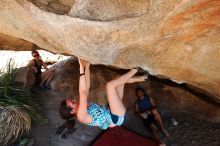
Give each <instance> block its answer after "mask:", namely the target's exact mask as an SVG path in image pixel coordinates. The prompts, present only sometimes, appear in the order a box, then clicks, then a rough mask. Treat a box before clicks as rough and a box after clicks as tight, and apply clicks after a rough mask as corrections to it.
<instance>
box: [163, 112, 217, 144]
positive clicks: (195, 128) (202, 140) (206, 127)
mask: <svg viewBox="0 0 220 146" xmlns="http://www.w3.org/2000/svg"><path fill="white" fill-rule="evenodd" d="M172 117H175V119H176V120H177V121H178V125H177V126H173V125H172V123H171V122H170V119H171V115H168V116H166V117H164V123H165V125H166V127H167V129H168V130H169V131H170V133H171V134H172V137H173V140H172V143H171V145H172V146H220V123H211V122H207V121H204V120H199V119H195V118H193V116H192V115H189V114H186V113H178V114H172Z"/></svg>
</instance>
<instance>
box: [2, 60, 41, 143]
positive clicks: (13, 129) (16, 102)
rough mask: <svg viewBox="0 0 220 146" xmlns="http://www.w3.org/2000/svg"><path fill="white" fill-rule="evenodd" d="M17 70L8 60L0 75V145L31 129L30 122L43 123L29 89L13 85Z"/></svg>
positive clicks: (38, 107) (35, 99) (36, 102)
mask: <svg viewBox="0 0 220 146" xmlns="http://www.w3.org/2000/svg"><path fill="white" fill-rule="evenodd" d="M16 72H17V69H15V67H14V64H13V61H12V60H10V61H9V63H8V65H7V69H6V72H1V73H0V115H1V117H0V144H1V143H3V144H4V145H6V144H7V143H8V142H13V141H14V140H15V139H16V138H18V137H19V136H21V135H22V134H24V133H27V132H28V131H30V129H31V120H32V121H33V122H35V123H42V122H44V120H45V119H44V118H43V116H42V115H41V114H40V105H39V100H38V98H37V97H34V96H33V95H32V94H31V92H30V90H29V89H25V88H23V87H21V86H17V85H16V84H14V82H13V81H14V79H15V76H16Z"/></svg>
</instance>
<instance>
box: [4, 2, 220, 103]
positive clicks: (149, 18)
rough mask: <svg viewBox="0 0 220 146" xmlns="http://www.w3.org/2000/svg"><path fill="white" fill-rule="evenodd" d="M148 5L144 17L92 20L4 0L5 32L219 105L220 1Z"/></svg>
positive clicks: (45, 47) (155, 3)
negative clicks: (190, 89)
mask: <svg viewBox="0 0 220 146" xmlns="http://www.w3.org/2000/svg"><path fill="white" fill-rule="evenodd" d="M149 2H150V3H149V8H148V11H146V12H145V13H143V15H138V16H136V17H131V18H127V17H126V18H124V19H122V18H121V19H119V20H108V21H91V20H86V19H80V18H74V17H71V16H69V15H58V14H55V13H51V12H46V11H43V10H41V9H39V8H38V7H36V6H35V5H33V4H32V3H31V2H29V1H25V0H14V1H8V0H1V1H0V20H1V21H0V33H2V34H3V35H7V36H11V37H13V38H17V39H18V40H19V39H21V40H24V41H27V42H31V43H34V44H37V45H38V46H39V47H42V48H44V49H46V50H48V51H51V52H54V53H65V54H71V55H75V56H78V57H81V58H84V59H87V60H90V61H91V62H92V63H94V64H105V65H113V66H117V67H120V68H132V67H135V66H140V67H142V68H144V69H146V70H148V71H149V72H150V73H151V74H152V75H156V76H158V77H161V78H168V79H171V80H173V81H175V82H177V83H187V84H189V85H191V86H194V87H196V88H199V89H202V90H204V91H205V92H206V93H207V94H208V95H210V97H212V99H213V100H215V101H217V102H219V103H220V90H219V88H220V74H219V72H220V57H219V56H220V1H214V0H196V1H187V0H180V1H169V2H165V1H161V0H155V1H149ZM3 44H4V43H3ZM28 46H29V45H28ZM15 47H16V46H15ZM15 47H12V49H13V50H15ZM7 48H8V49H10V47H7ZM21 48H22V47H20V49H18V50H21ZM31 48H32V47H31V46H29V47H24V50H30V49H31Z"/></svg>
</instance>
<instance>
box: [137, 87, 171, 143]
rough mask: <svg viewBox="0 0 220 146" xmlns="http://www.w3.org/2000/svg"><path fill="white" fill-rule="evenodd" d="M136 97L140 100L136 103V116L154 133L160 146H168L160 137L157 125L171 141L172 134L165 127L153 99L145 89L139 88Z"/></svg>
mask: <svg viewBox="0 0 220 146" xmlns="http://www.w3.org/2000/svg"><path fill="white" fill-rule="evenodd" d="M136 95H137V97H138V100H137V101H136V103H135V113H136V115H137V116H140V117H141V118H142V120H143V124H144V126H145V127H146V128H149V129H150V130H151V131H152V134H153V136H154V137H155V138H156V139H157V140H158V142H159V143H160V146H165V145H166V144H165V143H164V141H163V140H162V139H161V138H160V136H159V135H158V128H157V126H156V123H158V124H159V126H160V128H161V130H162V132H163V133H164V134H165V136H166V137H167V138H169V139H170V134H169V132H168V131H167V130H166V129H165V127H164V125H163V121H162V118H161V116H160V113H159V112H158V110H157V108H156V106H155V102H154V100H153V98H152V97H150V96H148V95H147V94H145V92H144V89H143V88H137V89H136Z"/></svg>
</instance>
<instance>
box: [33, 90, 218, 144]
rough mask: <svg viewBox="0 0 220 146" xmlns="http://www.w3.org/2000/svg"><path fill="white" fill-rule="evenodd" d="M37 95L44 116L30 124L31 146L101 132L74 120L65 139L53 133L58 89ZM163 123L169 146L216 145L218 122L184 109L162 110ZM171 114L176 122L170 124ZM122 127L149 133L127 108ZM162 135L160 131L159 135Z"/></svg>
mask: <svg viewBox="0 0 220 146" xmlns="http://www.w3.org/2000/svg"><path fill="white" fill-rule="evenodd" d="M36 94H39V95H40V97H41V101H42V103H43V111H44V112H45V115H46V117H47V118H48V123H47V124H46V125H38V126H33V128H32V131H31V135H30V138H32V139H33V140H34V146H87V145H91V143H92V142H93V141H94V139H95V138H96V137H97V136H98V135H99V134H100V133H101V132H102V131H101V130H100V129H98V128H96V127H90V126H86V125H82V124H80V123H78V122H77V123H76V131H75V132H74V133H73V134H71V135H68V137H67V139H63V138H61V136H60V135H56V134H55V131H56V128H57V126H59V125H60V124H62V123H63V122H64V121H63V120H62V119H61V118H60V116H59V114H58V111H57V110H58V106H59V103H60V101H61V100H62V99H63V98H62V97H61V96H60V95H59V93H57V92H52V91H43V92H42V91H41V92H36ZM162 115H163V120H164V124H165V127H166V128H167V129H168V131H169V132H170V133H171V135H172V141H169V140H167V139H166V138H165V141H166V142H167V145H170V146H220V123H210V122H207V121H201V120H198V119H195V118H193V116H190V115H189V114H186V113H178V114H172V115H171V114H168V113H162ZM171 118H175V119H176V121H177V122H178V125H177V126H173V125H172V123H171V121H170V120H171ZM126 127H127V128H128V129H130V130H132V131H134V132H135V133H138V134H140V135H142V136H145V137H149V136H150V132H149V131H148V130H147V129H145V127H144V126H143V124H142V121H141V120H140V119H139V118H137V117H136V116H134V114H133V112H132V111H129V122H128V124H127V125H126ZM161 136H162V135H161Z"/></svg>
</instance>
